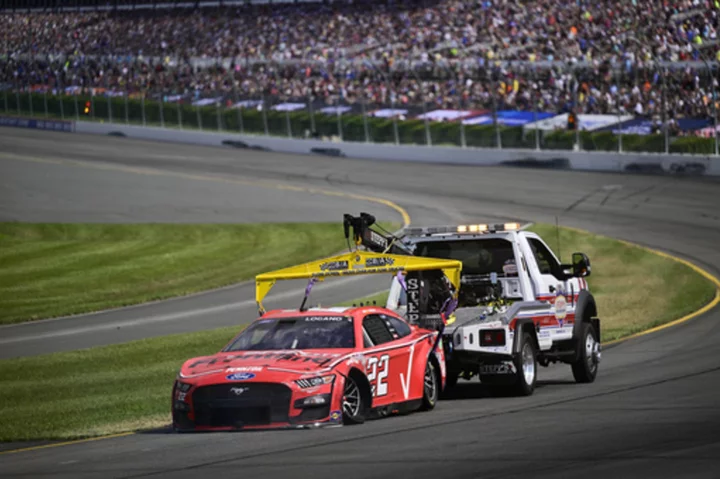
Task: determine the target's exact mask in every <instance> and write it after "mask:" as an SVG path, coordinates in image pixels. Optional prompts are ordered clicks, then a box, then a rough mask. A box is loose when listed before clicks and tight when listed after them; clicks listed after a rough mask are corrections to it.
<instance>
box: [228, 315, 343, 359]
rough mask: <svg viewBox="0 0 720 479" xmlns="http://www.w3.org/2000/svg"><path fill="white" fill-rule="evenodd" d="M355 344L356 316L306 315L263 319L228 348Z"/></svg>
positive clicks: (320, 347)
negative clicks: (354, 322) (354, 323)
mask: <svg viewBox="0 0 720 479" xmlns="http://www.w3.org/2000/svg"><path fill="white" fill-rule="evenodd" d="M354 347H355V331H354V328H353V322H352V318H350V317H346V316H304V317H298V318H282V319H261V320H258V321H256V322H254V323H253V324H251V325H250V326H248V328H247V329H245V331H243V332H242V333H240V335H239V336H238V337H237V338H235V341H233V342H232V344H230V345H229V346H228V347H227V348H225V351H273V350H286V349H339V348H354Z"/></svg>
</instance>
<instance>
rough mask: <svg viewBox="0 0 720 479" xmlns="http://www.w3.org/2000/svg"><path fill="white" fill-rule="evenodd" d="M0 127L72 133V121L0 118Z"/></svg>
mask: <svg viewBox="0 0 720 479" xmlns="http://www.w3.org/2000/svg"><path fill="white" fill-rule="evenodd" d="M0 126H14V127H16V128H32V129H35V130H53V131H69V132H72V131H73V122H72V121H62V120H38V119H35V118H17V117H12V116H0Z"/></svg>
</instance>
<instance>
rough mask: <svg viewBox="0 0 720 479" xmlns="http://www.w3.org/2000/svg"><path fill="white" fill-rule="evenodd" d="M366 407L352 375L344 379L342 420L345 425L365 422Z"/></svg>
mask: <svg viewBox="0 0 720 479" xmlns="http://www.w3.org/2000/svg"><path fill="white" fill-rule="evenodd" d="M366 411H367V406H366V405H365V400H364V395H363V391H362V388H361V387H360V385H359V384H358V382H357V381H356V380H355V379H354V378H353V376H352V375H350V376H348V377H347V378H346V379H345V386H344V389H343V396H342V419H343V424H345V425H348V426H350V425H354V424H362V423H364V422H365V414H366Z"/></svg>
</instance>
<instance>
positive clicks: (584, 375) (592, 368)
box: [572, 322, 600, 383]
mask: <svg viewBox="0 0 720 479" xmlns="http://www.w3.org/2000/svg"><path fill="white" fill-rule="evenodd" d="M578 349H579V351H578V360H577V361H575V362H574V363H572V372H573V377H574V378H575V381H577V382H579V383H591V382H593V381H595V377H596V376H597V372H598V365H599V363H600V343H599V342H598V340H597V332H596V331H595V328H594V327H593V325H592V324H590V323H587V322H585V323H583V325H582V327H581V328H580V337H579V338H578Z"/></svg>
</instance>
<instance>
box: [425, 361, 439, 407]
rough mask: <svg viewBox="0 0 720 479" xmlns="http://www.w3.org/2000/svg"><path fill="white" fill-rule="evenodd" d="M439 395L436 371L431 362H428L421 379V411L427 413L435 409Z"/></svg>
mask: <svg viewBox="0 0 720 479" xmlns="http://www.w3.org/2000/svg"><path fill="white" fill-rule="evenodd" d="M439 393H440V381H438V375H437V371H436V369H435V365H434V364H433V362H432V361H428V362H427V365H426V366H425V376H424V377H423V398H422V406H421V408H420V410H421V411H429V410H431V409H433V408H434V407H435V404H436V403H437V400H438V395H439Z"/></svg>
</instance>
